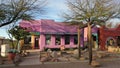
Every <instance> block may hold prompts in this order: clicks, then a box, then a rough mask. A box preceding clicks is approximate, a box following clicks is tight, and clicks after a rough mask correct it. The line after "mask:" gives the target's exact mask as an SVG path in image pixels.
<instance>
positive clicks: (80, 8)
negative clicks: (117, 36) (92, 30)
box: [64, 0, 120, 26]
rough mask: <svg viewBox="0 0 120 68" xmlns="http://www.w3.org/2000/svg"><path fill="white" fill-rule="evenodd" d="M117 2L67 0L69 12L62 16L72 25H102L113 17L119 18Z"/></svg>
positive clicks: (119, 4) (119, 3)
mask: <svg viewBox="0 0 120 68" xmlns="http://www.w3.org/2000/svg"><path fill="white" fill-rule="evenodd" d="M117 1H118V0H71V1H70V0H68V1H67V6H68V9H69V10H68V11H69V12H70V13H69V14H68V13H65V14H64V18H65V19H66V20H69V21H72V22H71V23H72V24H81V25H82V26H83V25H84V24H83V22H84V23H85V22H86V23H90V24H98V25H104V23H105V22H106V21H107V20H108V19H110V18H114V17H119V16H120V8H119V7H118V6H120V2H119V1H118V2H117Z"/></svg>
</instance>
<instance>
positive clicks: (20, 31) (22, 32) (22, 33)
mask: <svg viewBox="0 0 120 68" xmlns="http://www.w3.org/2000/svg"><path fill="white" fill-rule="evenodd" d="M8 33H9V34H10V35H11V36H12V37H14V38H15V39H16V40H17V46H16V49H17V47H18V45H19V41H20V40H22V39H24V38H26V36H28V35H30V34H29V32H27V30H26V29H25V28H22V27H20V26H15V27H14V28H11V29H9V30H8Z"/></svg>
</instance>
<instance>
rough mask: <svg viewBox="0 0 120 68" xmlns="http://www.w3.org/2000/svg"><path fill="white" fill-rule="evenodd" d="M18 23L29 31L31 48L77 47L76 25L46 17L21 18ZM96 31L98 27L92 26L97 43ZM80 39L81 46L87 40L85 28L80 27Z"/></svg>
mask: <svg viewBox="0 0 120 68" xmlns="http://www.w3.org/2000/svg"><path fill="white" fill-rule="evenodd" d="M19 25H20V26H21V27H25V28H27V30H29V32H31V34H32V35H31V36H30V39H31V40H30V43H31V46H32V48H33V49H35V48H39V49H40V51H42V50H44V49H46V48H47V49H49V48H60V47H61V45H64V46H65V48H76V47H77V40H78V39H77V26H73V25H72V26H71V25H68V24H66V23H62V22H55V21H54V20H46V19H41V20H34V21H25V20H22V21H21V22H20V24H19ZM97 31H98V29H97V28H96V27H93V29H92V33H93V35H94V36H95V37H96V38H95V41H96V43H98V35H97ZM80 39H81V41H80V42H81V46H84V41H87V28H85V29H81V37H80ZM97 47H98V45H97Z"/></svg>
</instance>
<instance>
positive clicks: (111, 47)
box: [108, 46, 120, 53]
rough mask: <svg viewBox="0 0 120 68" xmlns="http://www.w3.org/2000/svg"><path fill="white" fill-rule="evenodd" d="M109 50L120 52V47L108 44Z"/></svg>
mask: <svg viewBox="0 0 120 68" xmlns="http://www.w3.org/2000/svg"><path fill="white" fill-rule="evenodd" d="M108 52H115V53H120V47H113V46H108Z"/></svg>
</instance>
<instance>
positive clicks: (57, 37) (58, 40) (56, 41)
mask: <svg viewBox="0 0 120 68" xmlns="http://www.w3.org/2000/svg"><path fill="white" fill-rule="evenodd" d="M60 38H61V36H60V35H56V38H55V45H60V44H61V43H60V42H61V41H60Z"/></svg>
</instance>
